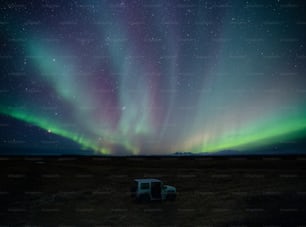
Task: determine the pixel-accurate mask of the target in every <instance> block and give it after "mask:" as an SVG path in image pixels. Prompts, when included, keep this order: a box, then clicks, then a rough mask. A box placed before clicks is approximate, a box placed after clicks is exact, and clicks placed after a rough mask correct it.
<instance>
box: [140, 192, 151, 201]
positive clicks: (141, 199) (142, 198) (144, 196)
mask: <svg viewBox="0 0 306 227" xmlns="http://www.w3.org/2000/svg"><path fill="white" fill-rule="evenodd" d="M139 201H140V202H142V203H147V202H149V201H150V197H149V195H147V194H145V195H141V196H140V197H139Z"/></svg>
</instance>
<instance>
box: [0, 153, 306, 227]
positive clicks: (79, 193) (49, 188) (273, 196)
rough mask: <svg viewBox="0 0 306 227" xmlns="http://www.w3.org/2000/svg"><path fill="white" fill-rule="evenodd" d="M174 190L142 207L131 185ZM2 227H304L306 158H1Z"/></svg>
mask: <svg viewBox="0 0 306 227" xmlns="http://www.w3.org/2000/svg"><path fill="white" fill-rule="evenodd" d="M142 177H150V178H151V177H152V178H159V179H161V180H163V181H164V182H165V184H169V185H173V186H175V187H176V188H177V191H178V195H177V200H176V201H174V202H170V201H166V202H154V203H149V204H137V203H135V202H133V201H132V200H131V198H130V195H129V190H130V185H131V182H132V180H133V179H134V178H142ZM0 224H1V225H9V226H15V225H23V226H24V225H31V226H33V225H40V226H280V225H281V226H302V225H306V157H252V158H246V157H228V158H225V157H206V158H205V157H199V158H191V157H188V158H183V157H179V158H157V157H155V158H141V157H140V158H103V157H2V158H0Z"/></svg>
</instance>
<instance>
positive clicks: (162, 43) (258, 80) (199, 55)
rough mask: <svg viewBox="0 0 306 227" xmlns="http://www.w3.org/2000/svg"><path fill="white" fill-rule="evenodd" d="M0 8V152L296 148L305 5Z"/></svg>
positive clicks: (179, 2)
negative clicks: (15, 150)
mask: <svg viewBox="0 0 306 227" xmlns="http://www.w3.org/2000/svg"><path fill="white" fill-rule="evenodd" d="M0 11H1V13H0V34H1V35H0V40H1V43H0V44H1V55H0V72H1V75H0V147H1V152H5V151H10V150H14V149H17V150H18V149H19V150H21V153H22V154H27V152H31V151H33V150H36V151H37V152H38V154H46V153H48V154H50V153H52V152H54V153H56V152H59V153H65V152H67V151H69V152H70V153H75V154H77V153H79V152H84V153H87V154H115V155H116V154H132V155H138V154H171V153H173V152H182V151H184V152H193V153H197V154H206V153H207V154H211V153H218V152H220V151H226V150H231V151H236V152H238V153H243V154H248V152H251V151H254V150H259V151H260V150H262V151H265V152H266V153H276V154H277V153H278V152H285V153H286V152H287V153H291V152H297V151H298V152H303V150H305V148H306V145H305V143H304V142H303V141H304V139H305V138H306V75H305V74H306V64H305V63H306V43H305V40H306V2H305V1H290V0H289V1H283V0H269V1H256V0H255V1H251V0H250V1H246V0H244V1H242V0H237V1H236V0H235V1H210V0H185V1H184V0H169V1H164V0H121V1H120V0H99V1H98V0H97V1H86V0H84V1H64V0H50V1H49V0H41V1H31V0H27V1H14V0H13V1H4V2H2V3H1V8H0ZM282 147H285V148H286V149H285V151H283V150H282Z"/></svg>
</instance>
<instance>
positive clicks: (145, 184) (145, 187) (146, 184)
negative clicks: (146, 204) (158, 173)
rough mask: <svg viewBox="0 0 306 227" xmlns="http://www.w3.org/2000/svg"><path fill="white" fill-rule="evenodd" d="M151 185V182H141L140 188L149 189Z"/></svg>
mask: <svg viewBox="0 0 306 227" xmlns="http://www.w3.org/2000/svg"><path fill="white" fill-rule="evenodd" d="M149 187H150V186H149V183H141V184H140V188H141V189H149Z"/></svg>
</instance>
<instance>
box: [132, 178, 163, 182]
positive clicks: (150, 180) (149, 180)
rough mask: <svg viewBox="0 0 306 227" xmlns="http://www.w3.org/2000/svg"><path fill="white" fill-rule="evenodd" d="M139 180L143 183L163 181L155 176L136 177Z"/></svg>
mask: <svg viewBox="0 0 306 227" xmlns="http://www.w3.org/2000/svg"><path fill="white" fill-rule="evenodd" d="M135 181H137V182H141V183H148V182H161V180H158V179H154V178H142V179H135Z"/></svg>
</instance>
